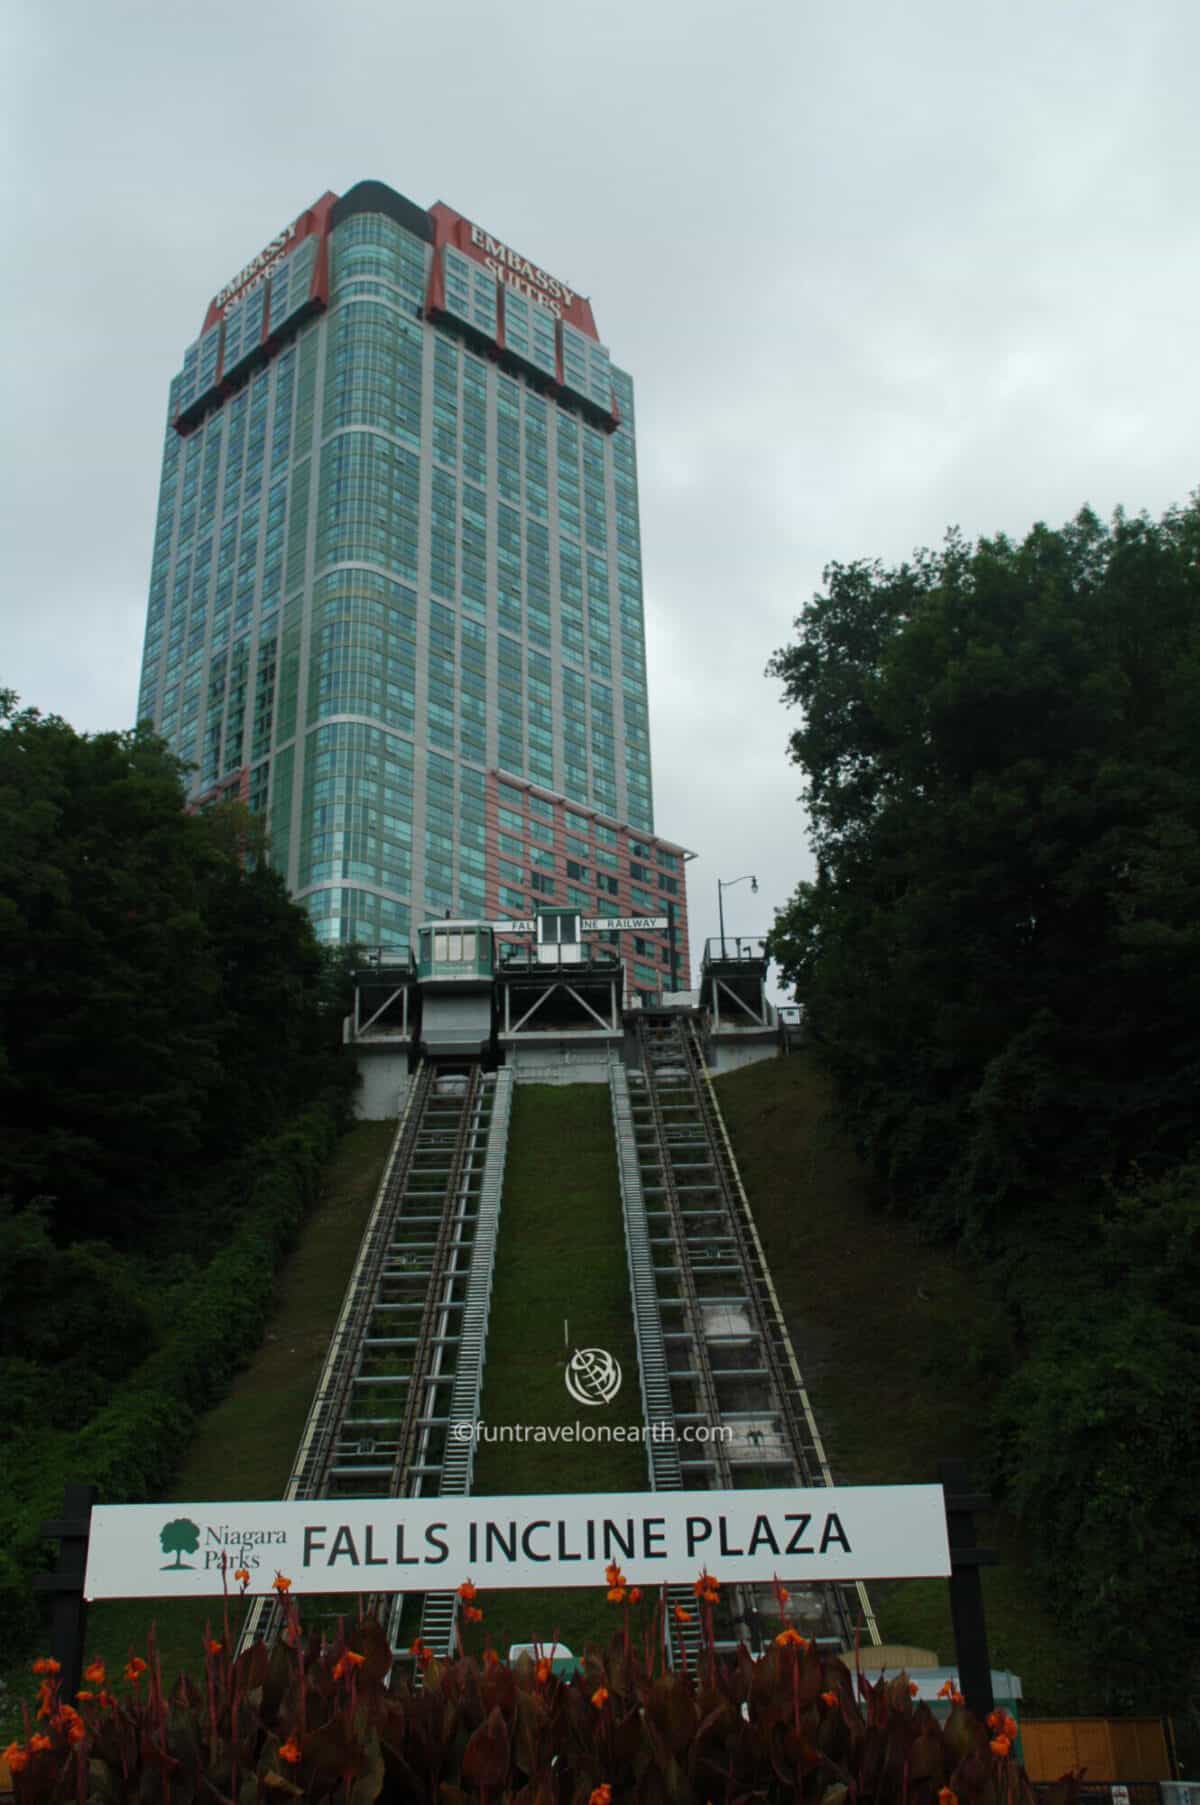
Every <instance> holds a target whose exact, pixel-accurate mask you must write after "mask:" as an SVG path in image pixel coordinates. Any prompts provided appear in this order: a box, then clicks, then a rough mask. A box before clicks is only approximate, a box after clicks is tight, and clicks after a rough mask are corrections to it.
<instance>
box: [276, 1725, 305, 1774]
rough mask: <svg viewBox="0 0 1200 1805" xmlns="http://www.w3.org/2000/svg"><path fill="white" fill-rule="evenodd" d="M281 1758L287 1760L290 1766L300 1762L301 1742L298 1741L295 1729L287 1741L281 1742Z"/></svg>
mask: <svg viewBox="0 0 1200 1805" xmlns="http://www.w3.org/2000/svg"><path fill="white" fill-rule="evenodd" d="M279 1759H280V1760H281V1761H286V1762H287V1763H288V1766H289V1767H295V1766H296V1765H297V1763H298V1762H299V1760H300V1744H299V1743H298V1742H297V1741H296V1732H295V1731H294V1730H293V1731H292V1734H291V1735H290V1736H289V1737H288V1739H287V1741H286V1742H281V1743H280V1745H279Z"/></svg>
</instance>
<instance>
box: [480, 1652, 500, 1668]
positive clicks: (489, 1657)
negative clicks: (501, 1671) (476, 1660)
mask: <svg viewBox="0 0 1200 1805" xmlns="http://www.w3.org/2000/svg"><path fill="white" fill-rule="evenodd" d="M483 1664H484V1666H485V1667H499V1665H500V1657H499V1655H498V1654H497V1653H496V1651H495V1649H494V1648H485V1649H484V1651H483Z"/></svg>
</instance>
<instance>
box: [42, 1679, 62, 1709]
mask: <svg viewBox="0 0 1200 1805" xmlns="http://www.w3.org/2000/svg"><path fill="white" fill-rule="evenodd" d="M57 1690H58V1688H57V1686H56V1685H55V1683H54V1681H53V1680H43V1681H42V1683H41V1685H40V1686H39V1687H38V1708H37V1714H38V1716H39V1717H49V1715H50V1710H51V1707H52V1705H53V1704H54V1695H55V1693H56V1692H57Z"/></svg>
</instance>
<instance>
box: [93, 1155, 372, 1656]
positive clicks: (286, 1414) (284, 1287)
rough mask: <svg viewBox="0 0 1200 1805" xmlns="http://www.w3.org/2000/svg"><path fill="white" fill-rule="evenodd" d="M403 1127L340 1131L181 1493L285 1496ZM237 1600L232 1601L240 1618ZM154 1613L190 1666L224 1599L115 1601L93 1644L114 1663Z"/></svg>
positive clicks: (171, 1650) (104, 1609)
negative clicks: (249, 1356) (250, 1351)
mask: <svg viewBox="0 0 1200 1805" xmlns="http://www.w3.org/2000/svg"><path fill="white" fill-rule="evenodd" d="M395 1133H396V1124H395V1122H361V1123H359V1124H358V1125H357V1126H356V1127H355V1128H353V1129H352V1130H351V1131H350V1133H349V1134H347V1135H346V1136H345V1138H344V1139H343V1140H342V1141H341V1142H340V1143H339V1145H338V1148H337V1151H336V1153H335V1154H334V1157H333V1159H332V1160H331V1161H330V1164H329V1167H328V1170H327V1173H326V1177H325V1183H324V1186H323V1189H322V1194H321V1198H320V1201H319V1202H318V1204H317V1206H316V1208H315V1210H314V1211H313V1213H312V1215H311V1216H310V1218H309V1220H308V1222H307V1224H306V1225H305V1228H304V1231H303V1234H302V1236H301V1239H300V1241H299V1243H298V1245H297V1247H296V1250H295V1252H294V1253H293V1254H292V1256H291V1258H290V1259H289V1260H288V1261H287V1263H286V1265H285V1266H284V1267H283V1269H282V1271H281V1272H280V1274H279V1285H278V1293H277V1303H276V1307H275V1310H274V1313H273V1314H272V1316H271V1319H270V1322H269V1325H268V1326H267V1329H266V1333H265V1335H264V1338H263V1342H262V1346H261V1347H260V1348H259V1350H258V1353H257V1354H256V1355H255V1357H254V1359H253V1360H252V1361H251V1363H250V1365H249V1366H248V1367H247V1368H246V1369H245V1371H244V1372H242V1373H241V1374H240V1375H239V1376H238V1378H237V1379H236V1380H235V1381H234V1383H233V1386H232V1387H231V1389H230V1391H229V1393H228V1395H227V1396H226V1397H225V1398H224V1400H223V1401H222V1402H221V1403H220V1404H218V1405H217V1406H216V1407H215V1408H214V1409H213V1410H210V1411H209V1412H208V1414H207V1415H206V1416H205V1417H203V1418H202V1420H201V1422H200V1424H199V1427H198V1430H197V1434H196V1439H195V1441H194V1442H193V1443H192V1446H191V1449H190V1451H189V1453H188V1457H187V1460H186V1461H185V1463H184V1465H183V1468H182V1469H181V1471H180V1473H179V1477H178V1479H177V1480H176V1482H175V1484H174V1486H173V1487H172V1490H171V1497H172V1498H173V1499H178V1500H180V1501H185V1502H194V1503H201V1502H203V1501H205V1500H207V1499H210V1498H211V1499H227V1500H228V1499H239V1498H278V1497H279V1496H281V1494H282V1492H283V1488H284V1486H285V1485H286V1484H287V1480H288V1475H289V1474H290V1472H291V1470H292V1460H293V1457H294V1455H295V1452H296V1447H297V1445H298V1443H299V1440H300V1435H301V1431H302V1430H303V1428H304V1421H305V1418H306V1416H307V1414H308V1406H309V1404H310V1402H311V1401H312V1395H313V1391H314V1389H315V1387H316V1382H317V1377H318V1374H319V1372H320V1369H321V1362H322V1360H323V1359H324V1356H325V1349H326V1347H327V1346H328V1344H329V1336H330V1333H331V1331H332V1329H333V1325H334V1322H335V1320H336V1318H337V1313H338V1309H339V1308H340V1306H341V1301H342V1296H343V1293H344V1292H345V1289H346V1284H347V1281H348V1280H349V1277H350V1272H351V1268H352V1266H353V1264H354V1256H355V1254H356V1252H357V1251H358V1243H359V1241H360V1239H361V1237H362V1231H363V1228H364V1226H365V1224H366V1220H367V1217H368V1215H369V1214H370V1210H371V1205H372V1203H373V1202H374V1199H375V1193H376V1190H377V1189H378V1186H379V1180H380V1178H381V1177H382V1175H383V1167H384V1163H385V1161H386V1159H387V1155H388V1151H389V1149H390V1147H391V1144H392V1141H393V1139H394V1138H395ZM319 1604H320V1601H318V1600H312V1601H310V1602H309V1605H308V1606H307V1608H306V1615H307V1616H308V1617H310V1618H311V1616H312V1615H313V1606H314V1605H317V1606H318V1608H319ZM239 1610H240V1607H235V1608H234V1610H233V1612H232V1615H233V1618H234V1627H235V1629H236V1626H237V1623H238V1622H240V1615H239ZM151 1618H154V1619H155V1620H156V1623H157V1633H158V1640H159V1647H160V1650H161V1652H162V1657H163V1667H164V1677H167V1678H173V1677H174V1675H175V1674H176V1673H177V1672H178V1671H179V1670H180V1669H181V1668H186V1669H187V1670H188V1671H191V1672H193V1673H194V1672H196V1671H197V1670H198V1669H199V1666H200V1661H201V1656H200V1653H199V1650H200V1645H201V1638H202V1636H203V1633H204V1626H205V1623H206V1622H207V1621H209V1620H210V1619H211V1620H212V1622H213V1624H214V1634H216V1635H221V1634H222V1625H221V1618H222V1606H221V1600H220V1599H200V1600H195V1601H188V1602H179V1603H170V1602H167V1603H164V1604H158V1603H157V1602H155V1603H151V1602H150V1601H148V1600H129V1601H114V1602H112V1603H109V1604H100V1605H96V1606H94V1607H93V1608H92V1610H91V1612H90V1614H89V1621H88V1639H87V1646H88V1650H89V1653H90V1652H91V1651H92V1650H95V1651H96V1652H98V1653H101V1654H103V1655H104V1657H105V1658H106V1660H107V1661H108V1663H109V1666H110V1671H111V1670H112V1669H114V1668H116V1669H119V1668H120V1666H122V1665H123V1664H124V1662H125V1660H126V1658H127V1655H128V1652H129V1650H130V1648H133V1649H134V1650H135V1651H136V1652H141V1651H142V1649H143V1647H144V1644H145V1638H146V1629H147V1626H148V1624H149V1622H150V1620H151Z"/></svg>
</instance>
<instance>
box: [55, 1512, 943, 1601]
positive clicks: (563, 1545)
mask: <svg viewBox="0 0 1200 1805" xmlns="http://www.w3.org/2000/svg"><path fill="white" fill-rule="evenodd" d="M614 1560H615V1561H617V1562H618V1563H619V1564H620V1566H621V1568H622V1571H623V1572H625V1573H626V1575H627V1576H628V1578H629V1581H630V1583H631V1584H634V1585H641V1586H651V1585H658V1584H661V1583H671V1584H679V1583H685V1582H690V1581H691V1580H693V1579H695V1577H696V1575H697V1573H698V1572H699V1571H700V1569H701V1568H702V1567H706V1568H707V1569H708V1571H709V1572H712V1573H715V1574H716V1575H717V1577H718V1578H719V1579H721V1580H722V1581H729V1582H731V1583H736V1582H738V1581H741V1580H750V1581H770V1580H771V1579H773V1578H774V1577H776V1576H778V1577H779V1578H780V1579H783V1580H796V1581H803V1582H810V1581H813V1580H856V1579H908V1578H913V1577H918V1576H923V1577H935V1576H938V1575H947V1574H949V1572H950V1552H949V1544H948V1541H947V1533H946V1510H945V1499H944V1494H943V1492H942V1488H941V1487H940V1486H936V1485H890V1486H838V1487H813V1488H809V1489H804V1490H782V1491H776V1490H772V1491H728V1492H669V1493H663V1492H657V1493H656V1492H645V1493H644V1492H597V1493H584V1494H580V1495H577V1496H570V1497H559V1496H533V1497H521V1496H518V1497H496V1498H380V1499H369V1498H368V1499H341V1498H330V1499H308V1500H303V1501H298V1502H286V1503H278V1502H277V1503H264V1502H254V1503H245V1504H234V1503H220V1504H212V1503H209V1504H174V1505H159V1504H128V1505H97V1506H96V1507H95V1509H94V1510H93V1512H92V1519H91V1534H90V1540H89V1545H88V1559H87V1572H86V1576H85V1579H84V1597H85V1598H86V1599H89V1600H91V1599H97V1598H159V1597H174V1596H180V1597H184V1596H186V1597H206V1596H213V1595H217V1594H220V1593H221V1592H222V1590H224V1589H225V1588H226V1587H228V1589H229V1590H231V1591H232V1590H236V1587H235V1584H234V1580H233V1575H234V1573H235V1572H236V1571H237V1570H239V1569H244V1570H245V1571H246V1572H248V1573H249V1575H250V1579H249V1584H248V1586H247V1588H246V1589H247V1590H248V1591H249V1592H251V1593H260V1592H261V1593H265V1592H269V1591H270V1590H271V1584H272V1581H273V1580H274V1578H275V1575H276V1573H283V1574H286V1576H287V1577H288V1579H290V1580H291V1582H292V1588H293V1590H294V1591H295V1592H297V1593H303V1592H347V1591H357V1590H364V1589H366V1588H367V1587H369V1588H370V1589H371V1590H372V1591H377V1592H402V1591H450V1590H453V1589H454V1588H455V1587H456V1586H458V1585H459V1584H460V1582H461V1581H462V1580H464V1579H468V1578H469V1579H472V1580H474V1582H475V1583H476V1585H478V1586H482V1587H492V1588H495V1589H502V1588H504V1587H512V1586H550V1587H554V1586H578V1585H581V1584H582V1585H587V1584H589V1583H595V1584H599V1583H600V1577H601V1576H602V1573H603V1569H604V1568H605V1566H606V1565H607V1564H608V1562H609V1561H614Z"/></svg>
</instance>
